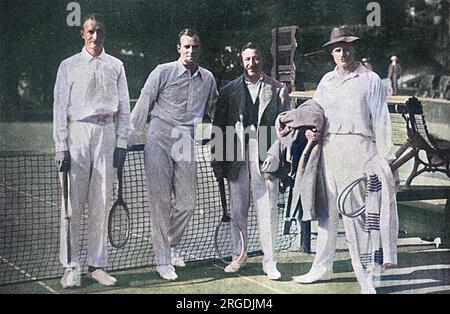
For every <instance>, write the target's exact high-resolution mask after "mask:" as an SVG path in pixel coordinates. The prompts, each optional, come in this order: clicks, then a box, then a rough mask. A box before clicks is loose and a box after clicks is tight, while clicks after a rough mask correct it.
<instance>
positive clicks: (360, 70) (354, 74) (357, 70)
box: [328, 62, 364, 81]
mask: <svg viewBox="0 0 450 314" xmlns="http://www.w3.org/2000/svg"><path fill="white" fill-rule="evenodd" d="M356 63H357V66H356V68H355V70H354V71H353V72H350V73H349V74H347V75H346V76H345V77H344V78H343V79H344V80H348V79H351V78H355V77H358V76H359V75H361V73H363V72H364V69H363V65H362V64H361V63H360V62H356ZM340 78H342V77H341V76H340V75H339V73H338V71H337V66H336V67H334V70H333V71H332V72H331V74H330V76H329V77H328V81H331V80H333V79H340Z"/></svg>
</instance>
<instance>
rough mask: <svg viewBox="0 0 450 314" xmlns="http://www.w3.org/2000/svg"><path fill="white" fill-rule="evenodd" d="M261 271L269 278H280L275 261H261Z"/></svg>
mask: <svg viewBox="0 0 450 314" xmlns="http://www.w3.org/2000/svg"><path fill="white" fill-rule="evenodd" d="M263 272H264V273H265V274H266V275H267V278H269V279H270V280H278V279H280V278H281V273H280V272H279V271H278V269H277V266H276V264H275V263H267V264H264V263H263Z"/></svg>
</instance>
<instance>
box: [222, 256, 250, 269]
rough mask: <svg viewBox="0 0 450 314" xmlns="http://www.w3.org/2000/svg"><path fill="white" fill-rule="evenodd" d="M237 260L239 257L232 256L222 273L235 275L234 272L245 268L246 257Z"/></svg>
mask: <svg viewBox="0 0 450 314" xmlns="http://www.w3.org/2000/svg"><path fill="white" fill-rule="evenodd" d="M238 258H239V256H234V255H233V259H232V262H231V263H230V264H228V265H227V266H226V267H225V269H224V271H225V272H226V273H236V272H238V271H239V269H241V268H242V267H244V266H245V262H246V261H247V257H244V258H243V259H241V260H240V261H237V259H238Z"/></svg>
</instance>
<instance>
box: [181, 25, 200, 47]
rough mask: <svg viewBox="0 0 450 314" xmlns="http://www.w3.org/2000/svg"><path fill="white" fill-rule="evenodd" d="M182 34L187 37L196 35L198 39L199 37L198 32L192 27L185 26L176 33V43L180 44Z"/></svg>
mask: <svg viewBox="0 0 450 314" xmlns="http://www.w3.org/2000/svg"><path fill="white" fill-rule="evenodd" d="M183 36H189V37H194V36H197V37H198V39H200V36H199V35H198V33H197V32H196V31H195V30H193V29H192V28H185V29H183V30H181V32H180V33H179V34H178V44H181V37H183Z"/></svg>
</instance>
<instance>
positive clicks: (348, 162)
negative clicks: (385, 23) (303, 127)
mask: <svg viewBox="0 0 450 314" xmlns="http://www.w3.org/2000/svg"><path fill="white" fill-rule="evenodd" d="M357 40H358V37H355V36H353V35H352V34H351V33H350V32H349V30H348V29H347V28H346V27H340V28H335V29H334V30H333V31H332V33H331V37H330V41H329V42H327V43H326V44H324V45H323V47H324V48H325V50H327V51H329V52H330V53H331V55H332V57H333V59H334V62H335V63H336V68H335V69H334V71H331V72H329V73H327V74H325V75H324V77H323V78H322V80H321V81H320V83H319V85H318V87H317V90H316V92H315V94H314V97H313V99H314V100H315V101H316V102H317V103H319V104H320V105H321V106H322V107H323V109H324V111H325V115H326V118H327V123H328V125H327V128H326V130H325V131H324V133H323V134H322V137H323V138H322V141H323V161H324V173H325V180H326V190H327V201H328V208H327V210H326V212H327V214H325V215H323V216H322V217H321V218H320V220H319V232H318V238H317V250H316V256H315V259H314V262H313V265H312V267H311V270H310V271H309V272H308V273H307V274H306V275H302V276H298V277H294V280H295V281H297V282H299V283H313V282H316V281H318V280H323V279H326V278H327V277H329V275H330V274H331V273H332V268H333V256H334V252H335V249H336V239H337V230H338V219H339V214H338V209H337V197H338V196H339V194H340V193H341V192H342V191H343V189H344V188H345V187H346V186H348V185H349V184H350V183H351V182H352V181H354V180H356V179H357V178H360V177H361V176H363V174H364V168H365V166H366V163H367V162H368V161H369V160H370V159H371V158H372V157H373V156H375V155H377V154H378V155H380V156H383V157H386V158H387V157H389V152H390V149H391V147H392V142H391V123H390V117H389V112H388V107H387V103H386V93H385V89H384V88H383V85H382V83H381V80H380V78H379V76H378V75H377V74H376V73H375V72H373V71H370V70H368V69H366V68H365V67H364V66H363V65H361V64H360V63H358V62H355V48H354V46H353V44H354V43H355V42H356V41H357ZM306 137H307V138H310V139H313V140H318V139H319V138H320V137H321V135H320V134H316V133H313V132H312V131H307V133H306ZM352 196H353V201H354V204H361V202H362V200H364V191H361V190H359V191H356V192H355V193H353V195H352ZM343 221H344V227H345V233H346V240H347V245H348V248H349V252H350V255H351V259H352V265H353V269H354V271H355V274H356V278H357V280H358V283H359V284H360V286H361V293H376V291H375V287H374V284H373V281H372V272H373V269H372V268H371V265H365V264H363V263H362V259H361V255H362V254H361V252H360V249H361V247H367V245H368V241H369V239H368V235H369V233H368V232H367V230H365V223H366V222H365V217H364V215H361V216H359V217H357V218H348V217H345V216H344V217H343ZM385 260H390V261H392V262H393V263H396V256H392V257H390V256H389V257H386V259H385Z"/></svg>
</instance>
